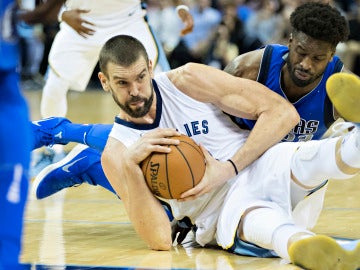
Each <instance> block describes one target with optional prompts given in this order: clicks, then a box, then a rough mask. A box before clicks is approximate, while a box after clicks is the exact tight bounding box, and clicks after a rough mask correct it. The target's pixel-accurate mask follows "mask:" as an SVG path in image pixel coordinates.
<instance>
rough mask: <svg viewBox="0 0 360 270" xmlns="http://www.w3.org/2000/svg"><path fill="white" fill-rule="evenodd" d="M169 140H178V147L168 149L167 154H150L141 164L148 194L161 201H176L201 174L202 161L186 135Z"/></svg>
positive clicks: (203, 166)
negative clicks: (162, 199)
mask: <svg viewBox="0 0 360 270" xmlns="http://www.w3.org/2000/svg"><path fill="white" fill-rule="evenodd" d="M173 138H174V139H179V140H180V144H178V145H170V148H171V152H170V153H168V154H165V153H156V152H153V153H151V154H150V155H149V156H148V157H147V158H146V159H145V160H144V161H143V162H142V163H141V169H142V171H143V174H144V176H145V180H146V183H147V185H148V187H149V188H150V190H151V192H152V193H153V194H154V195H156V196H158V197H161V198H165V199H179V198H180V195H181V193H183V192H185V191H187V190H189V189H191V188H193V187H194V186H196V185H197V184H198V183H199V182H200V181H201V179H202V178H203V176H204V173H205V157H204V154H203V152H202V151H201V149H200V147H199V146H198V145H197V144H196V143H195V142H194V141H193V140H192V139H191V138H190V137H188V136H186V135H181V136H174V137H173Z"/></svg>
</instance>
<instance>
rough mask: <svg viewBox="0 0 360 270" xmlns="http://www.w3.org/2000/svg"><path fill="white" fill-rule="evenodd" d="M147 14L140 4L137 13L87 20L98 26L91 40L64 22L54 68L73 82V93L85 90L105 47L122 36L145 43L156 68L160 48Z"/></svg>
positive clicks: (56, 43)
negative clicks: (116, 37)
mask: <svg viewBox="0 0 360 270" xmlns="http://www.w3.org/2000/svg"><path fill="white" fill-rule="evenodd" d="M144 14H145V13H144V10H142V9H141V7H140V5H139V7H138V9H137V10H136V12H134V13H132V14H131V15H126V17H124V16H122V17H119V16H118V17H119V18H116V17H115V18H114V17H113V18H112V20H101V18H96V19H94V18H93V19H90V18H89V19H88V18H86V19H88V20H89V21H92V22H93V23H94V24H95V25H96V28H95V29H96V32H95V33H94V35H93V36H90V37H88V38H83V37H81V36H80V35H79V34H78V33H77V32H76V31H75V30H73V29H72V28H71V27H70V26H68V25H67V24H66V23H61V25H60V31H59V32H58V33H57V35H56V37H55V39H54V42H53V44H52V47H51V51H50V53H49V65H50V67H51V68H52V70H53V71H54V72H55V74H57V75H58V76H59V77H61V78H63V79H66V80H67V81H69V83H70V88H71V89H72V90H77V91H84V90H85V88H86V86H87V84H88V82H89V80H90V77H91V74H92V72H93V70H94V68H95V66H96V64H97V62H98V58H99V53H100V50H101V48H102V46H103V44H104V43H105V42H106V41H107V40H108V39H110V38H111V37H113V36H115V35H120V34H124V35H131V36H134V37H135V38H137V39H139V40H140V41H141V42H142V43H143V44H144V46H145V48H146V50H147V52H148V55H149V58H150V59H151V60H152V61H153V63H154V65H156V64H157V63H158V57H159V50H158V49H159V48H158V46H157V44H156V41H155V38H154V36H153V34H152V32H151V29H150V28H149V25H148V24H147V23H146V22H145V20H144ZM84 18H85V16H84ZM157 68H158V67H157ZM158 71H161V70H158Z"/></svg>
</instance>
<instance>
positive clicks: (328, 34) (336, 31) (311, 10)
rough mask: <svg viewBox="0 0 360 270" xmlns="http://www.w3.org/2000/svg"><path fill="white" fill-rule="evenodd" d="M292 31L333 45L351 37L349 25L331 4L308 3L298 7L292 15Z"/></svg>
mask: <svg viewBox="0 0 360 270" xmlns="http://www.w3.org/2000/svg"><path fill="white" fill-rule="evenodd" d="M290 24H291V27H292V31H293V32H294V33H295V34H296V33H297V32H303V33H304V34H306V35H308V36H310V37H312V38H314V39H318V40H322V41H325V42H328V43H330V44H332V45H333V46H334V47H336V46H337V44H338V43H339V42H344V41H346V40H347V39H348V36H349V25H348V22H347V20H346V18H345V17H344V16H342V15H341V14H340V12H339V11H338V10H337V9H336V8H334V7H331V6H330V5H329V4H322V3H318V2H308V3H306V4H303V5H300V6H298V7H297V8H296V9H295V10H294V12H293V13H292V14H291V15H290Z"/></svg>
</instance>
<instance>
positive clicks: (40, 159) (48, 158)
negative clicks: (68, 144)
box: [29, 147, 66, 179]
mask: <svg viewBox="0 0 360 270" xmlns="http://www.w3.org/2000/svg"><path fill="white" fill-rule="evenodd" d="M65 156H66V154H65V152H63V151H61V152H55V151H54V150H53V149H52V148H50V147H45V148H44V151H41V152H38V151H33V152H32V154H31V166H30V173H29V174H30V178H31V179H32V178H34V177H36V176H37V175H38V174H39V173H40V172H41V171H42V170H43V169H44V168H45V167H47V166H49V165H50V164H52V163H55V162H58V161H60V160H62V159H63V158H64V157H65Z"/></svg>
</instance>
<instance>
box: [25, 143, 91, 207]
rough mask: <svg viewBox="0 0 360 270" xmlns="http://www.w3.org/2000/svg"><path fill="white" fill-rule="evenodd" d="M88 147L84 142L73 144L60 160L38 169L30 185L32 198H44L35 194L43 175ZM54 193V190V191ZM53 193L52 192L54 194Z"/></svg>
mask: <svg viewBox="0 0 360 270" xmlns="http://www.w3.org/2000/svg"><path fill="white" fill-rule="evenodd" d="M86 148H88V146H87V145H84V144H79V145H77V146H75V147H74V148H73V149H72V150H71V151H70V152H69V154H68V155H67V156H65V157H64V158H63V159H62V160H60V161H58V162H56V163H53V164H51V165H48V166H47V167H45V168H44V169H43V170H42V171H40V173H39V174H38V175H37V176H36V177H35V179H34V181H33V182H32V186H31V193H30V196H31V197H32V198H33V199H36V200H41V199H44V198H46V197H44V198H39V197H38V196H37V189H38V187H39V185H40V183H41V181H42V179H44V177H46V176H47V175H48V174H49V173H50V172H52V171H53V170H55V169H57V168H60V167H62V166H64V165H65V164H66V163H68V162H69V161H71V160H72V159H73V158H75V156H77V155H78V154H79V153H80V152H82V151H84V149H86ZM55 193H56V192H55ZM55 193H54V194H55Z"/></svg>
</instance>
